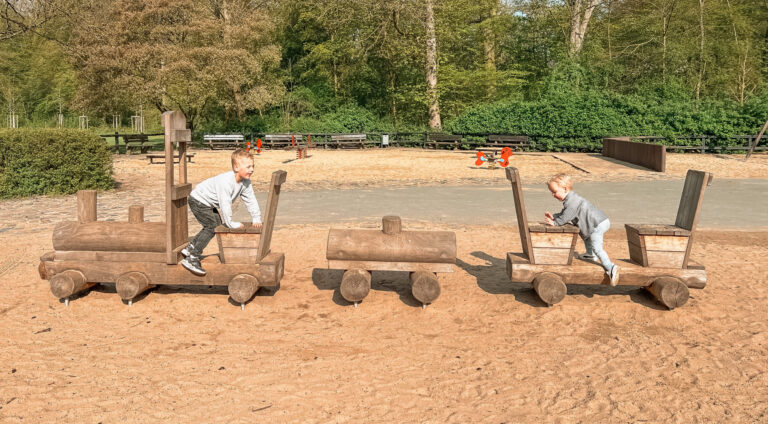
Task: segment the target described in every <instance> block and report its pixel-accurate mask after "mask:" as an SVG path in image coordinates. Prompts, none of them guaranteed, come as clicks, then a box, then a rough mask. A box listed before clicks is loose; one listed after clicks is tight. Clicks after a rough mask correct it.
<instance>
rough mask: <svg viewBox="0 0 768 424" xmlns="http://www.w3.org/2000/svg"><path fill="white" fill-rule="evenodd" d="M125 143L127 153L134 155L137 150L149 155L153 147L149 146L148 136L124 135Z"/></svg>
mask: <svg viewBox="0 0 768 424" xmlns="http://www.w3.org/2000/svg"><path fill="white" fill-rule="evenodd" d="M123 142H124V143H125V153H129V152H130V153H133V152H135V151H136V150H138V151H139V152H141V153H147V152H148V151H149V149H150V147H152V146H151V145H150V144H149V137H148V136H147V134H123Z"/></svg>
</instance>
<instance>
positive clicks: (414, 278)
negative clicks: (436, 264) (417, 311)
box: [410, 271, 440, 305]
mask: <svg viewBox="0 0 768 424" xmlns="http://www.w3.org/2000/svg"><path fill="white" fill-rule="evenodd" d="M410 279H411V293H412V294H413V297H414V298H416V300H418V301H419V302H421V304H422V305H427V304H430V303H432V302H434V301H435V300H436V299H437V298H438V297H440V283H439V282H438V281H437V274H435V273H434V272H427V271H416V272H412V273H411V277H410Z"/></svg>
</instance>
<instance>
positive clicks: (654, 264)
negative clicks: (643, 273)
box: [645, 250, 685, 268]
mask: <svg viewBox="0 0 768 424" xmlns="http://www.w3.org/2000/svg"><path fill="white" fill-rule="evenodd" d="M645 254H646V255H647V256H648V267H649V268H682V267H683V260H684V259H685V252H684V251H683V252H665V251H660V250H646V252H645Z"/></svg>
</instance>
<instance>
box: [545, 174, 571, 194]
mask: <svg viewBox="0 0 768 424" xmlns="http://www.w3.org/2000/svg"><path fill="white" fill-rule="evenodd" d="M550 184H557V185H559V186H560V187H563V188H565V189H566V190H568V191H571V190H573V181H571V176H570V175H568V174H557V175H555V176H554V177H552V178H550V179H549V181H547V185H550Z"/></svg>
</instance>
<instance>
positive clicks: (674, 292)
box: [646, 277, 689, 310]
mask: <svg viewBox="0 0 768 424" xmlns="http://www.w3.org/2000/svg"><path fill="white" fill-rule="evenodd" d="M646 290H648V291H649V292H650V293H651V294H652V295H653V297H655V298H656V300H658V301H659V302H660V303H661V304H662V305H664V306H666V307H667V308H669V309H670V310H671V309H675V308H677V307H680V306H683V305H685V303H686V302H687V301H688V297H689V292H688V286H686V285H685V284H684V283H683V282H682V281H680V280H679V279H677V278H674V277H659V278H657V279H655V280H654V281H653V283H651V285H650V286H648V287H646Z"/></svg>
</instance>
